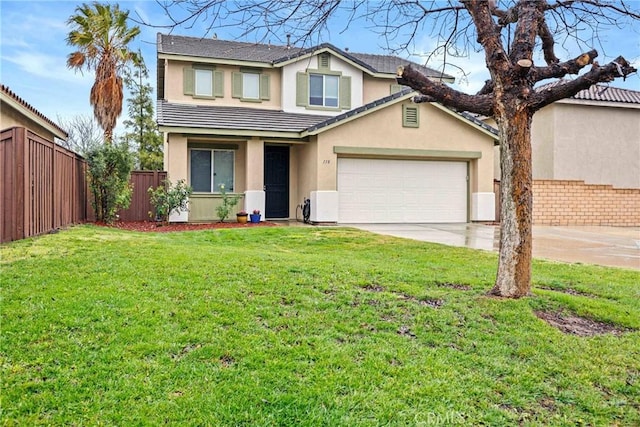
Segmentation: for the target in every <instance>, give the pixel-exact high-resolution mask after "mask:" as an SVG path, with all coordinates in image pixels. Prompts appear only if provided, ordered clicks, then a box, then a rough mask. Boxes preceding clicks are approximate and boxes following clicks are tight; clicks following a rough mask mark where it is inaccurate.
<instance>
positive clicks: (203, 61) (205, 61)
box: [158, 53, 274, 68]
mask: <svg viewBox="0 0 640 427" xmlns="http://www.w3.org/2000/svg"><path fill="white" fill-rule="evenodd" d="M158 58H159V59H169V60H172V61H183V62H197V63H200V64H220V65H240V66H243V67H257V68H274V65H273V64H272V63H270V62H263V61H245V60H241V59H224V58H210V57H206V56H193V55H178V54H173V53H158Z"/></svg>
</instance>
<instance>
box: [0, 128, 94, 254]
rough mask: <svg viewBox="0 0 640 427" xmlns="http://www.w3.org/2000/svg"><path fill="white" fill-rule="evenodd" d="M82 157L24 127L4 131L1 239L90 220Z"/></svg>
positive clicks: (0, 152)
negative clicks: (88, 218) (87, 213)
mask: <svg viewBox="0 0 640 427" xmlns="http://www.w3.org/2000/svg"><path fill="white" fill-rule="evenodd" d="M85 170H86V163H85V161H84V159H82V157H80V156H78V155H77V154H75V153H74V152H72V151H69V150H67V149H65V148H64V147H61V146H59V145H57V144H55V143H53V142H52V141H47V140H46V139H44V138H41V137H40V136H38V135H36V134H34V133H33V132H31V131H29V130H27V129H25V128H22V127H14V128H9V129H6V130H3V131H2V133H1V134H0V201H1V202H2V206H0V242H8V241H12V240H18V239H24V238H26V237H30V236H35V235H38V234H43V233H48V232H50V231H52V230H56V229H58V228H60V227H64V226H66V225H69V224H74V223H79V222H83V221H85V220H86V205H87V204H86V184H85Z"/></svg>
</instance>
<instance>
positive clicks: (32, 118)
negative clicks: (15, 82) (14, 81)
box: [0, 85, 68, 141]
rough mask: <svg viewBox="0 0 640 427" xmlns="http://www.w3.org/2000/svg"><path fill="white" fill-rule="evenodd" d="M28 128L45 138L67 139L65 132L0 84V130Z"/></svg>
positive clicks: (51, 139) (52, 139) (50, 139)
mask: <svg viewBox="0 0 640 427" xmlns="http://www.w3.org/2000/svg"><path fill="white" fill-rule="evenodd" d="M12 127H23V128H26V129H29V130H30V131H32V132H33V133H36V134H38V135H40V136H41V137H43V138H44V139H46V140H49V141H54V140H55V138H59V139H65V140H66V139H67V138H68V135H67V132H66V131H64V130H63V129H62V128H60V126H58V125H57V124H56V123H54V122H53V121H52V120H51V119H49V118H47V117H46V116H45V115H44V114H42V113H41V112H39V111H38V110H36V109H35V108H33V107H32V106H31V105H30V104H29V103H28V102H26V101H25V100H24V99H22V98H20V97H19V96H18V95H16V94H15V93H14V92H13V91H11V89H9V88H8V87H7V86H5V85H0V130H5V129H8V128H12Z"/></svg>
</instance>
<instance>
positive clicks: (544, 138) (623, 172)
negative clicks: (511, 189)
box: [495, 101, 640, 188]
mask: <svg viewBox="0 0 640 427" xmlns="http://www.w3.org/2000/svg"><path fill="white" fill-rule="evenodd" d="M531 156H532V169H533V179H552V180H578V181H584V182H585V183H586V184H597V185H611V186H613V187H614V188H640V108H632V107H630V106H627V107H624V108H621V107H616V106H615V104H613V103H599V104H580V103H577V102H575V101H568V102H562V101H561V102H556V103H554V104H551V105H549V106H547V107H545V108H543V109H542V110H540V111H538V112H537V113H536V114H535V115H534V116H533V124H532V126H531ZM498 162H499V151H498V149H497V148H496V165H495V178H496V179H500V165H499V163H498Z"/></svg>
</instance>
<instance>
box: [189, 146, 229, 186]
mask: <svg viewBox="0 0 640 427" xmlns="http://www.w3.org/2000/svg"><path fill="white" fill-rule="evenodd" d="M234 157H235V156H234V152H233V151H231V150H215V149H192V150H191V151H190V154H189V164H190V177H191V187H192V188H193V191H194V192H201V193H219V192H220V186H221V185H224V188H225V191H227V192H229V193H232V192H233V191H234V186H233V176H234Z"/></svg>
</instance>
